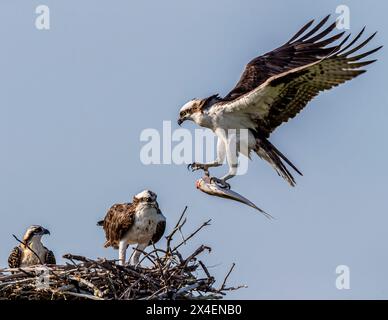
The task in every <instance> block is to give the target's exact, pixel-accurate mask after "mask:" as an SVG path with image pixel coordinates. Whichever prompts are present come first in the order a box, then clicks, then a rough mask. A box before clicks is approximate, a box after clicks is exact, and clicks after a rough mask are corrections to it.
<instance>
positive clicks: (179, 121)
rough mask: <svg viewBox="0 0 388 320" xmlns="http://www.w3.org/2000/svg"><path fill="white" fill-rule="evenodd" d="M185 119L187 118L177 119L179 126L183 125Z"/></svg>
mask: <svg viewBox="0 0 388 320" xmlns="http://www.w3.org/2000/svg"><path fill="white" fill-rule="evenodd" d="M184 121H185V120H182V119H181V118H179V119H178V121H177V123H178V125H179V126H181V125H182V123H183V122H184Z"/></svg>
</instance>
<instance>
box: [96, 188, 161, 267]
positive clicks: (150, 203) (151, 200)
mask: <svg viewBox="0 0 388 320" xmlns="http://www.w3.org/2000/svg"><path fill="white" fill-rule="evenodd" d="M156 197H157V196H156V194H155V193H153V192H152V191H149V190H144V191H143V192H140V193H139V194H137V195H136V196H134V198H133V202H132V203H124V204H115V205H113V206H112V207H111V208H110V209H109V211H108V213H107V214H106V216H105V219H104V220H102V221H99V222H98V223H97V225H99V226H103V227H104V231H105V236H106V242H105V247H106V248H107V247H113V248H115V249H119V262H120V264H121V265H124V264H125V261H126V258H125V255H126V250H127V248H128V245H130V244H138V245H137V247H136V251H135V252H134V253H133V254H132V257H131V264H132V265H136V264H138V263H139V257H140V254H141V251H144V249H145V248H146V247H147V246H149V245H151V244H152V243H156V242H158V241H159V240H160V238H161V237H162V236H163V234H164V231H165V229H166V218H165V217H164V215H163V214H162V212H161V211H160V209H159V205H158V203H157V201H156ZM138 250H140V251H138Z"/></svg>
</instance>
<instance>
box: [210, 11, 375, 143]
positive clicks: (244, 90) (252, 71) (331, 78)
mask: <svg viewBox="0 0 388 320" xmlns="http://www.w3.org/2000/svg"><path fill="white" fill-rule="evenodd" d="M327 20H328V17H325V18H324V19H323V20H322V21H321V22H320V23H318V25H317V26H316V27H314V28H313V29H312V30H310V31H309V32H307V34H306V35H304V36H303V33H304V32H306V31H307V30H308V29H309V28H310V27H311V25H312V22H311V21H310V22H309V23H308V24H307V25H305V26H304V27H303V28H302V29H301V30H300V31H298V32H297V34H296V35H295V36H294V37H292V38H291V40H289V41H288V42H287V43H286V44H285V45H283V46H281V47H280V48H278V49H275V50H273V51H271V52H269V53H267V54H265V55H263V56H260V57H257V58H255V59H253V60H252V61H251V62H249V63H248V65H247V67H246V68H245V70H244V73H243V74H242V76H241V78H240V81H239V82H238V83H237V85H236V87H235V88H234V89H233V90H232V91H231V92H230V93H229V94H228V95H227V96H226V97H225V98H223V99H222V100H221V101H220V102H218V103H216V104H215V105H214V106H213V107H212V108H213V110H214V111H217V112H224V113H237V112H238V113H239V116H240V119H241V118H242V116H245V118H246V119H245V123H249V125H248V127H249V128H250V129H254V130H256V131H257V132H260V133H262V134H264V136H265V137H268V136H269V135H270V133H271V132H272V131H273V130H275V128H277V127H278V126H279V125H280V124H282V123H283V122H286V121H288V120H289V119H291V118H293V117H295V116H296V115H297V114H298V113H299V112H300V111H301V110H302V109H303V108H304V107H305V106H306V105H307V103H308V102H309V101H311V100H312V99H313V98H314V97H315V96H317V95H318V94H319V93H320V92H322V91H324V90H329V89H331V88H333V87H335V86H338V85H339V84H342V83H344V82H346V81H348V80H351V79H353V78H355V77H357V76H358V75H360V74H362V73H364V72H366V70H363V69H360V68H362V67H364V66H366V65H369V64H371V63H373V62H375V61H376V60H368V61H360V60H361V59H363V58H365V57H367V56H369V55H371V54H373V53H375V52H376V51H378V50H380V49H381V47H382V46H380V47H377V48H375V49H372V50H370V51H367V52H364V53H360V54H357V55H355V56H350V55H351V54H353V53H356V52H358V51H359V50H360V49H361V48H363V47H364V46H365V45H367V44H368V43H369V42H370V41H371V40H372V39H373V38H374V36H375V35H376V33H374V34H372V35H371V36H369V37H368V38H367V39H366V40H364V41H362V42H361V43H360V44H358V40H359V39H360V38H361V35H362V34H363V33H364V30H365V28H363V29H362V30H361V32H360V33H358V34H357V35H356V37H355V38H354V39H353V40H352V41H351V42H350V43H349V44H347V45H346V43H347V41H348V40H349V39H350V37H349V36H350V35H347V36H345V38H344V39H342V41H341V42H340V44H339V45H332V46H331V47H326V46H327V45H330V44H332V43H333V42H335V41H337V40H340V39H341V38H342V37H343V35H344V32H341V33H338V34H335V35H333V36H331V37H329V38H327V39H325V40H321V39H322V38H324V37H325V36H326V35H328V34H329V33H330V32H331V31H333V30H334V28H335V26H336V24H335V23H333V24H331V25H330V26H329V27H327V28H326V29H324V30H323V31H321V32H319V30H320V28H321V27H322V26H323V25H324V24H325V22H326V21H327ZM317 32H319V33H318V34H316V33H317ZM315 34H316V35H315ZM317 41H320V42H317ZM344 45H345V47H343V46H344Z"/></svg>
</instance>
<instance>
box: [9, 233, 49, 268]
mask: <svg viewBox="0 0 388 320" xmlns="http://www.w3.org/2000/svg"><path fill="white" fill-rule="evenodd" d="M45 234H50V232H49V231H48V230H47V229H45V228H43V227H41V226H31V227H29V228H28V229H27V231H26V233H25V235H24V237H23V241H22V242H23V244H20V245H19V246H18V247H15V248H14V249H13V250H12V252H11V254H10V255H9V258H8V265H9V267H10V268H20V267H28V266H33V265H38V264H56V260H55V256H54V253H53V252H52V251H50V250H48V249H47V248H46V247H45V246H44V245H43V244H42V242H41V239H42V236H43V235H45Z"/></svg>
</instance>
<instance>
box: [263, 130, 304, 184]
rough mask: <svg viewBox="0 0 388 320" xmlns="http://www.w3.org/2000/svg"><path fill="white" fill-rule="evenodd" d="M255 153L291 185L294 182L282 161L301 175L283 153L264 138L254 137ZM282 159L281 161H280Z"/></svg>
mask: <svg viewBox="0 0 388 320" xmlns="http://www.w3.org/2000/svg"><path fill="white" fill-rule="evenodd" d="M256 153H257V155H258V156H259V157H261V158H263V159H264V160H266V161H267V162H269V164H270V165H271V166H272V167H273V168H274V169H275V170H276V172H277V173H278V174H279V176H281V177H282V178H283V179H284V180H286V181H287V182H288V183H289V184H290V185H291V186H292V187H294V186H295V184H296V182H295V179H294V177H293V176H292V174H291V173H290V171H289V170H288V169H287V167H286V166H285V164H284V163H283V161H284V162H285V163H286V164H288V165H289V166H290V167H291V168H292V169H294V170H295V171H296V172H297V173H298V174H300V175H301V176H302V175H303V174H302V173H301V172H300V171H299V170H298V169H297V168H296V167H295V166H294V165H293V164H292V162H291V161H290V160H288V159H287V158H286V157H285V155H284V154H282V153H281V152H280V151H279V150H278V149H277V148H276V147H275V146H274V145H273V144H272V143H271V142H269V141H268V140H267V139H265V138H261V137H256ZM282 160H283V161H282Z"/></svg>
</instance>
